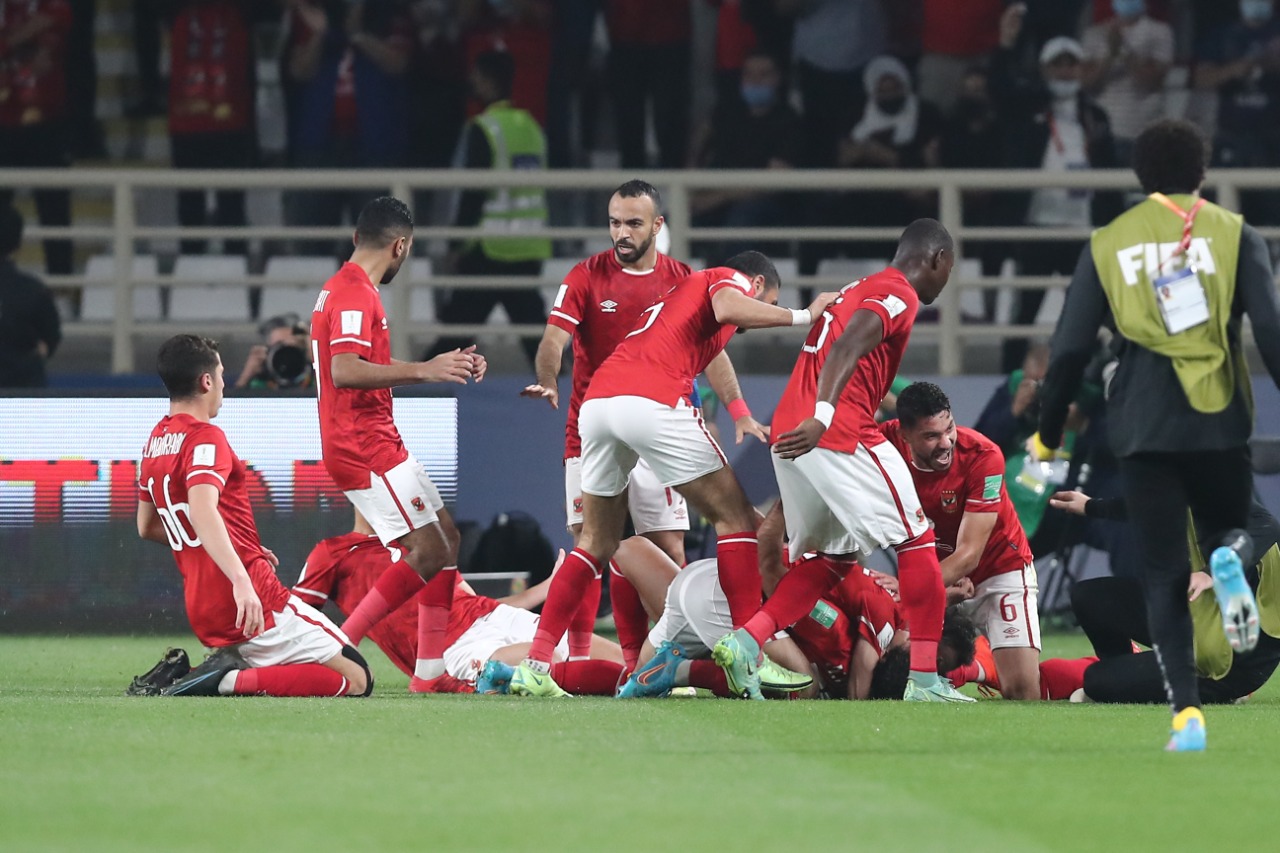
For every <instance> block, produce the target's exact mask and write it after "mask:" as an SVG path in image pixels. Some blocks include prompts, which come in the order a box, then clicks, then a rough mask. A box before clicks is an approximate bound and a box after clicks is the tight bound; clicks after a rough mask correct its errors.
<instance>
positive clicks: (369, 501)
mask: <svg viewBox="0 0 1280 853" xmlns="http://www.w3.org/2000/svg"><path fill="white" fill-rule="evenodd" d="M354 240H355V251H354V252H352V254H351V260H349V261H348V262H347V263H345V264H343V265H342V268H341V269H339V270H338V272H337V274H335V275H334V276H333V278H331V279H329V281H328V282H326V283H325V286H324V289H323V290H321V291H320V295H319V296H318V297H317V298H316V304H315V309H314V311H313V312H312V315H311V349H312V355H313V357H314V359H315V371H316V378H317V382H316V387H317V390H318V393H319V411H320V442H321V451H322V453H323V457H324V466H325V470H327V471H328V472H329V476H330V477H332V478H333V482H334V484H335V485H337V487H338V488H340V489H342V491H343V493H344V494H345V495H346V496H347V498H348V499H349V500H350V501H351V503H352V504H353V505H355V507H356V509H357V510H359V511H360V514H361V515H363V516H364V517H365V518H367V519H368V520H369V524H370V525H372V527H373V529H374V530H375V531H376V532H377V534H378V538H379V539H380V540H381V541H382V543H383V544H384V545H387V546H390V545H393V544H394V545H395V546H396V547H397V548H398V549H399V551H400V553H401V558H400V559H398V560H396V561H395V562H394V563H392V564H391V567H390V568H388V569H387V571H386V572H384V573H383V575H382V577H380V578H378V581H377V583H375V584H374V586H373V589H372V590H370V591H369V594H368V595H367V596H365V598H364V600H363V601H361V602H360V604H359V606H357V607H356V608H355V610H354V611H353V612H352V613H351V614H350V615H349V616H348V618H347V621H346V622H345V623H343V629H344V630H345V631H346V632H347V636H349V637H350V638H351V641H352V643H356V644H358V643H359V642H360V640H361V639H362V638H363V637H364V635H365V633H367V632H368V630H369V628H370V627H371V626H373V625H375V624H377V623H378V621H379V620H381V619H382V618H384V617H385V616H386V615H387V614H388V613H390V612H391V611H393V610H395V609H396V608H397V607H399V606H400V605H402V604H404V603H405V602H406V601H408V600H409V599H410V598H413V597H414V596H415V595H416V596H418V607H419V611H418V659H417V664H416V665H415V667H414V675H413V679H412V680H411V681H410V682H409V689H410V690H411V691H413V692H415V693H451V692H460V691H461V692H468V691H470V689H471V688H470V685H468V684H466V683H465V682H460V681H458V680H457V679H456V678H453V677H452V676H450V675H448V673H446V672H445V663H444V650H445V633H446V630H447V628H448V624H449V609H450V606H451V604H452V602H453V590H454V586H455V584H456V580H457V572H458V569H457V550H458V531H457V528H456V527H455V526H454V524H453V519H452V518H450V516H449V513H448V512H447V511H445V509H444V503H443V502H442V501H441V500H440V492H439V490H438V489H436V487H435V484H434V483H432V482H431V479H430V478H429V477H428V476H427V473H426V471H425V470H423V468H422V465H421V464H419V463H418V460H416V459H414V458H413V456H412V455H410V453H409V451H408V450H406V449H405V446H404V442H403V441H402V440H401V438H400V433H399V431H397V430H396V425H395V422H394V421H393V420H392V402H391V389H392V388H394V387H397V386H400V385H414V384H418V383H423V382H456V383H460V384H464V385H465V384H466V382H467V380H468V379H474V380H475V381H477V382H479V381H480V380H481V379H483V378H484V372H485V360H484V357H483V356H480V355H479V354H477V353H476V352H475V347H468V348H467V349H466V350H453V351H452V352H447V353H442V354H440V355H438V356H436V357H435V358H433V359H431V360H430V361H425V362H404V361H396V360H395V359H393V358H392V357H391V339H390V336H389V335H388V332H387V315H386V313H385V312H384V311H383V308H382V300H381V299H380V298H379V295H378V287H379V286H380V285H383V284H388V283H390V282H391V280H392V279H393V278H395V275H396V273H397V272H399V270H400V267H401V265H402V264H403V263H404V261H405V258H407V257H409V251H410V249H411V248H412V246H413V216H412V214H410V212H409V208H408V207H406V206H405V204H404V202H402V201H399V200H398V199H394V198H389V197H385V196H384V197H382V198H377V199H374V200H373V201H371V202H369V204H367V205H365V207H364V209H363V210H361V211H360V217H359V219H358V220H357V221H356V232H355V237H354Z"/></svg>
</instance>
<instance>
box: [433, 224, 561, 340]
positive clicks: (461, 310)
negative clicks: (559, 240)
mask: <svg viewBox="0 0 1280 853" xmlns="http://www.w3.org/2000/svg"><path fill="white" fill-rule="evenodd" d="M541 272H542V261H495V260H492V259H491V258H489V257H488V256H487V255H485V253H484V252H482V251H481V250H480V247H479V246H475V247H473V248H471V249H470V250H468V251H467V253H466V254H464V255H463V256H462V257H461V258H460V259H459V261H458V275H477V276H478V275H486V276H503V275H511V276H536V275H538V274H540V273H541ZM496 305H502V307H503V308H504V309H505V310H506V312H507V316H508V317H510V318H511V322H512V323H529V324H533V325H537V324H540V323H545V322H546V321H547V310H546V305H544V304H543V301H542V293H541V292H540V291H539V290H538V289H537V288H536V287H532V288H529V289H527V290H512V289H497V288H495V289H492V290H490V289H487V288H481V289H477V290H470V289H469V290H455V291H453V292H452V293H450V294H449V296H448V297H447V298H446V299H445V300H444V302H443V303H442V304H441V305H440V310H439V311H438V312H437V315H436V316H437V317H438V319H439V320H440V322H441V323H483V322H485V321H486V320H488V319H489V314H490V313H491V312H492V311H493V309H494V306H496ZM538 340H539V339H538V338H536V337H533V338H521V339H520V346H521V348H522V349H524V351H525V355H527V356H528V357H529V363H530V364H532V363H533V359H534V356H535V355H537V352H538ZM475 342H476V339H475V336H473V335H449V336H446V337H442V338H440V339H439V340H437V341H436V343H435V346H433V347H431V348H430V349H429V350H428V351H427V357H428V358H430V357H431V356H433V355H436V354H438V353H442V352H448V351H449V350H452V349H459V348H463V347H469V346H471V345H472V344H474V343H475Z"/></svg>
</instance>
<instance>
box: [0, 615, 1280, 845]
mask: <svg viewBox="0 0 1280 853" xmlns="http://www.w3.org/2000/svg"><path fill="white" fill-rule="evenodd" d="M1046 640H1047V646H1048V648H1047V649H1046V654H1047V655H1048V656H1054V655H1069V656H1070V655H1078V654H1081V653H1083V652H1084V650H1085V644H1084V641H1083V640H1082V639H1081V638H1080V637H1077V636H1052V637H1048V638H1046ZM166 642H169V643H173V644H177V645H183V646H184V647H185V648H187V649H188V650H189V651H194V650H195V649H196V648H197V646H196V643H195V642H194V641H193V640H191V639H189V638H163V637H161V638H157V637H145V638H122V637H69V638H47V637H0V792H3V794H2V796H0V850H4V851H10V853H11V852H12V851H26V850H68V851H70V850H75V851H113V850H144V849H145V850H175V851H176V850H215V851H238V850H262V851H285V850H346V851H352V850H361V851H363V850H414V851H434V850H605V851H621V850H654V851H669V850H788V851H797V850H824V851H835V850H883V851H898V850H902V851H916V850H1010V851H1014V850H1016V851H1034V850H1104V849H1105V850H1126V851H1135V850H1161V851H1164V850H1174V849H1179V850H1204V851H1208V850H1217V849H1222V850H1227V849H1232V848H1234V849H1254V850H1275V849H1278V848H1280V839H1277V838H1276V837H1275V830H1274V829H1272V825H1273V824H1272V820H1271V818H1272V817H1273V816H1274V815H1273V814H1272V810H1273V809H1275V808H1276V805H1275V803H1276V793H1275V792H1276V780H1277V778H1278V777H1277V772H1278V768H1280V760H1278V759H1280V735H1278V734H1277V725H1276V722H1277V720H1278V719H1280V714H1278V713H1277V712H1278V711H1280V707H1278V706H1280V691H1278V690H1277V689H1272V688H1268V689H1266V690H1264V691H1262V692H1261V693H1260V694H1259V695H1257V696H1255V697H1254V698H1253V701H1252V702H1250V703H1249V704H1247V705H1244V706H1236V707H1227V708H1213V709H1210V711H1209V714H1208V731H1209V751H1208V752H1206V753H1204V754H1191V755H1168V754H1165V753H1164V752H1162V750H1161V748H1162V746H1163V742H1164V739H1165V732H1166V728H1167V725H1168V719H1169V718H1168V713H1167V711H1166V710H1165V709H1164V708H1162V707H1154V706H1152V707H1103V706H1092V705H1068V704H1066V703H1053V704H1037V705H1017V704H1014V703H1010V702H1001V701H983V702H980V703H978V704H977V705H975V706H966V707H953V706H906V705H903V704H901V703H887V702H867V703H850V702H803V703H783V702H768V703H747V702H730V701H716V700H702V699H672V700H666V701H634V702H618V701H613V700H609V699H573V700H561V701H532V700H519V699H508V698H505V697H501V698H499V697H494V698H489V699H481V698H476V697H460V696H441V697H414V696H410V695H408V694H407V693H406V692H405V685H406V679H405V677H404V676H402V675H401V674H400V673H399V672H396V671H395V670H393V669H392V668H391V666H390V665H389V664H388V663H387V661H386V659H385V658H382V657H381V655H378V654H377V653H376V650H375V649H373V647H372V645H371V644H369V643H366V644H365V646H364V650H365V651H366V653H371V656H372V657H374V666H375V670H376V672H377V674H378V676H379V679H380V680H379V683H378V691H377V693H376V695H375V696H374V697H373V698H371V699H368V700H326V699H311V700H307V699H293V700H285V699H265V698H242V699H187V700H161V699H129V698H125V697H124V696H123V695H122V691H123V689H124V687H125V685H126V684H127V683H128V681H129V679H130V678H131V677H132V676H133V675H134V674H136V673H140V672H143V671H145V670H146V669H148V668H149V667H150V666H151V664H152V663H154V662H155V660H156V659H158V658H159V655H160V653H161V652H162V651H163V650H164V648H165V645H166ZM193 657H198V656H197V655H193Z"/></svg>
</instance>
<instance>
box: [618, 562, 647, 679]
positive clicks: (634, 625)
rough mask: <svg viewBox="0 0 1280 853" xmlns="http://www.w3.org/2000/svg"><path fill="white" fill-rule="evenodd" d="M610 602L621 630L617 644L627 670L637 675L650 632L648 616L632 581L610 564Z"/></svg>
mask: <svg viewBox="0 0 1280 853" xmlns="http://www.w3.org/2000/svg"><path fill="white" fill-rule="evenodd" d="M609 600H610V602H611V603H612V604H613V624H614V627H615V628H617V631H618V644H619V645H620V646H622V657H623V659H624V660H625V661H626V665H627V670H628V671H630V672H635V670H636V665H637V664H638V663H639V662H640V648H641V647H642V646H643V645H644V641H645V637H646V636H647V635H648V633H649V614H648V613H646V612H645V609H644V603H643V602H642V601H641V600H640V593H638V592H636V588H635V587H634V586H632V585H631V581H629V580H627V579H626V577H624V576H623V574H622V572H620V571H618V567H617V565H616V564H614V563H612V562H610V563H609Z"/></svg>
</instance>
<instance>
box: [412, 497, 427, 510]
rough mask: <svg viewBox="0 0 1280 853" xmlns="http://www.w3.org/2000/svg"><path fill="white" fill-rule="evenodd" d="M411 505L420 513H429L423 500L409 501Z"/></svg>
mask: <svg viewBox="0 0 1280 853" xmlns="http://www.w3.org/2000/svg"><path fill="white" fill-rule="evenodd" d="M409 503H411V504H413V508H414V509H416V510H417V511H418V512H426V511H427V505H426V503H425V502H424V501H423V500H422V498H414V499H413V500H411V501H409Z"/></svg>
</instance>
